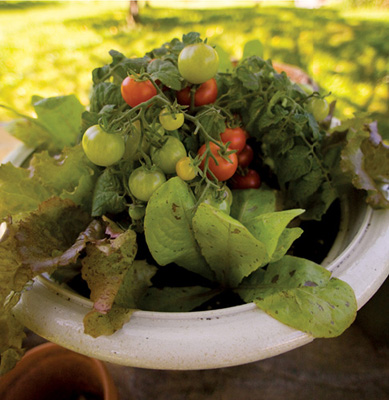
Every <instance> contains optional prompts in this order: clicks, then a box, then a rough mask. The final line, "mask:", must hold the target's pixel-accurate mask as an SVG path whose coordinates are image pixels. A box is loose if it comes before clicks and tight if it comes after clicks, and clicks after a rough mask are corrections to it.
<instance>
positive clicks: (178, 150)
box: [150, 136, 186, 174]
mask: <svg viewBox="0 0 389 400" xmlns="http://www.w3.org/2000/svg"><path fill="white" fill-rule="evenodd" d="M150 156H151V159H152V161H153V163H154V164H155V165H156V166H157V167H159V168H161V170H162V171H163V172H164V173H165V174H174V173H175V172H176V164H177V162H178V161H179V160H180V159H181V158H183V157H185V156H186V149H185V146H184V145H183V143H182V142H181V140H179V139H177V138H176V137H174V136H168V137H167V140H166V141H165V143H164V144H163V145H162V146H161V147H159V148H158V147H154V146H153V147H151V150H150Z"/></svg>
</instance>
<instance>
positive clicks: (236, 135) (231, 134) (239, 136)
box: [220, 127, 247, 154]
mask: <svg viewBox="0 0 389 400" xmlns="http://www.w3.org/2000/svg"><path fill="white" fill-rule="evenodd" d="M246 137H247V133H246V131H245V130H244V129H242V128H240V127H237V128H226V130H225V131H224V132H223V133H221V134H220V139H221V141H222V142H223V143H227V142H230V144H229V145H228V147H229V148H230V149H232V150H236V154H239V153H240V152H241V151H242V150H243V148H244V146H245V145H246Z"/></svg>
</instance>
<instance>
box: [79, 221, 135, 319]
mask: <svg viewBox="0 0 389 400" xmlns="http://www.w3.org/2000/svg"><path fill="white" fill-rule="evenodd" d="M108 224H110V222H108ZM113 228H114V230H115V234H114V235H112V236H108V237H106V238H104V239H100V240H98V241H96V242H94V243H88V244H87V246H86V253H87V255H86V257H85V258H83V259H82V270H81V273H82V278H83V279H84V280H85V281H86V282H87V283H88V286H89V289H90V290H91V295H90V298H91V300H92V301H93V302H94V305H93V306H94V309H95V310H97V311H99V312H100V313H103V314H105V313H107V312H108V311H109V310H110V309H111V308H112V304H113V302H114V299H115V297H116V295H117V293H118V291H119V288H120V286H121V284H122V282H123V280H124V277H125V275H126V273H127V271H128V270H129V269H130V268H131V267H132V264H133V261H134V258H135V255H136V252H137V243H136V233H135V231H132V230H131V229H128V230H126V231H122V230H121V229H118V228H117V227H116V226H115V225H114V227H113ZM118 232H119V233H118Z"/></svg>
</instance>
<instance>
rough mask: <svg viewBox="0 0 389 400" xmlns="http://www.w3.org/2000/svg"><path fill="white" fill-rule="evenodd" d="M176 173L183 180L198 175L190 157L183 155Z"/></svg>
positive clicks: (177, 165)
mask: <svg viewBox="0 0 389 400" xmlns="http://www.w3.org/2000/svg"><path fill="white" fill-rule="evenodd" d="M176 173H177V175H178V176H179V177H180V178H181V179H182V180H183V181H191V180H192V179H194V178H195V177H196V175H197V173H196V168H195V167H194V166H193V165H192V161H191V159H190V158H189V157H183V158H181V159H180V160H178V161H177V164H176Z"/></svg>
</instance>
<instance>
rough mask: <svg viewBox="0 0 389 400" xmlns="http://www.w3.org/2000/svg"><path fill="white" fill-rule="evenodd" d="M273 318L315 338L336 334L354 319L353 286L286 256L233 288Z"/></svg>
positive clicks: (301, 260)
mask: <svg viewBox="0 0 389 400" xmlns="http://www.w3.org/2000/svg"><path fill="white" fill-rule="evenodd" d="M236 291H237V292H238V293H239V295H240V296H241V297H242V298H243V299H244V301H246V302H251V301H254V303H255V304H256V305H257V306H258V307H259V308H261V309H262V310H264V311H265V312H266V313H268V314H269V315H271V316H272V317H273V318H275V319H277V320H279V321H281V322H283V323H284V324H286V325H289V326H291V327H293V328H295V329H298V330H301V331H304V332H307V333H309V334H311V335H313V336H315V337H335V336H338V335H340V334H341V333H342V332H344V330H345V329H347V328H348V327H349V326H350V325H351V324H352V322H353V321H354V319H355V316H356V311H357V303H356V299H355V294H354V291H353V289H352V288H351V287H350V286H349V285H348V284H347V283H345V282H344V281H341V280H339V279H337V278H334V277H331V272H330V271H328V270H326V269H325V268H323V267H322V266H320V265H318V264H315V263H313V262H311V261H308V260H306V259H302V258H298V257H292V256H285V257H283V258H282V259H281V260H279V261H277V262H275V263H272V264H269V266H268V267H267V270H266V271H263V270H260V271H258V272H255V273H254V274H252V275H251V276H250V277H248V278H246V279H245V280H244V281H243V282H242V284H241V285H240V287H239V288H238V289H237V290H236Z"/></svg>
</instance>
